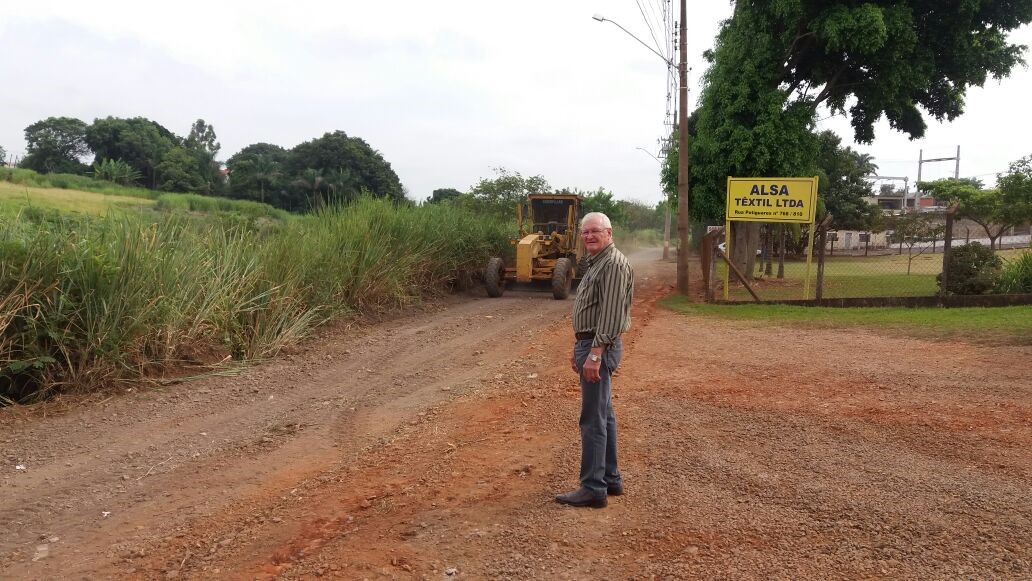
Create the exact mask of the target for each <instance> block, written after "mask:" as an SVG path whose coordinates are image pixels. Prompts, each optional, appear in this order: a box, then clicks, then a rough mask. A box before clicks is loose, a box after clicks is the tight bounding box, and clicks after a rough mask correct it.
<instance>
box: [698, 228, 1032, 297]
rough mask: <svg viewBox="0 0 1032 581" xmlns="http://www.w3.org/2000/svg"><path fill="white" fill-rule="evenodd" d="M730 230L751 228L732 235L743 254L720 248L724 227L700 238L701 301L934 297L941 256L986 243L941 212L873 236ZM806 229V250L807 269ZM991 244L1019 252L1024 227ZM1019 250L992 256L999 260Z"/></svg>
mask: <svg viewBox="0 0 1032 581" xmlns="http://www.w3.org/2000/svg"><path fill="white" fill-rule="evenodd" d="M732 228H751V229H753V232H752V233H751V237H750V236H743V235H742V232H738V233H737V234H736V235H735V236H733V237H732V240H733V241H734V240H737V241H739V242H740V243H741V241H742V240H747V241H748V242H746V244H747V246H748V248H747V251H746V252H743V251H742V249H740V250H738V251H736V250H735V249H734V248H733V247H732V248H730V249H729V248H728V244H727V236H726V235H725V232H724V227H719V226H712V227H710V232H709V233H708V234H707V235H706V237H705V238H704V239H703V243H702V248H701V252H702V255H703V268H704V272H706V274H707V275H708V276H706V277H705V279H706V287H707V299H708V300H718V301H719V300H728V301H756V300H762V301H785V300H803V299H814V298H817V299H820V298H825V299H833V298H868V297H923V296H935V295H938V294H939V293H940V286H939V282H938V280H939V278H940V277H941V275H942V272H943V265H944V263H945V260H944V258H945V257H944V254H945V253H946V252H948V251H949V249H950V248H951V247H956V246H959V245H964V244H968V243H981V244H983V245H985V246H989V244H990V240H988V239H987V238H986V239H983V237H976V236H977V232H976V233H975V234H976V236H972V229H971V226H970V224H965V223H963V222H959V223H954V220H953V216H952V215H951V214H949V213H948V212H946V211H944V210H943V211H933V212H914V213H910V214H903V215H898V216H887V217H886V220H885V228H884V229H882V230H880V231H864V230H850V229H846V228H836V224H835V220H834V218H833V217H832V218H830V219H825V221H823V222H821V223H818V224H816V225H814V226H810V225H807V224H803V225H797V224H777V223H751V224H748V225H746V224H741V223H734V224H733V225H732ZM811 228H813V229H814V246H813V256H812V260H811V262H810V264H809V266H808V263H807V245H808V243H809V236H810V229H811ZM1018 230H1022V229H1018ZM992 242H993V243H994V245H995V246H997V248H1000V247H1001V246H1003V247H1004V248H1006V247H1008V246H1017V247H1027V246H1028V244H1029V234H1028V232H1027V227H1026V228H1024V231H1015V232H1011V233H1010V234H1009V235H1006V236H1001V237H1000V238H999V239H997V240H993V241H992ZM1020 252H1021V250H1006V249H1004V250H1000V251H999V252H998V253H999V254H1001V255H1003V257H1004V258H1005V259H1006V258H1007V257H1008V256H1009V254H1012V253H1020ZM724 256H728V258H727V259H725V258H724ZM736 270H737V271H739V273H740V274H741V276H739V274H736V272H735V271H736Z"/></svg>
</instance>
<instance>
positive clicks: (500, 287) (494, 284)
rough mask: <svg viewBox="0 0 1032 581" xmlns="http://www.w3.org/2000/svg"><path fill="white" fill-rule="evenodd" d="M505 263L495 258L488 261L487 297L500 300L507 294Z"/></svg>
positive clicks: (486, 273) (486, 276)
mask: <svg viewBox="0 0 1032 581" xmlns="http://www.w3.org/2000/svg"><path fill="white" fill-rule="evenodd" d="M504 276H505V263H503V262H502V259H501V258H498V257H495V258H492V259H491V260H488V261H487V268H486V269H485V270H484V286H485V287H487V296H489V297H491V298H498V297H500V296H502V293H503V292H505V278H504Z"/></svg>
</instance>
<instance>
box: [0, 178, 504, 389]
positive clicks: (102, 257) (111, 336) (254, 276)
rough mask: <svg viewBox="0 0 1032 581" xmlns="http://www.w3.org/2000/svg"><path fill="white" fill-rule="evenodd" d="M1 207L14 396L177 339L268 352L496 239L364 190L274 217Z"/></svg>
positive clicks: (69, 381)
mask: <svg viewBox="0 0 1032 581" xmlns="http://www.w3.org/2000/svg"><path fill="white" fill-rule="evenodd" d="M158 216H159V217H161V216H162V215H160V214H159V215H158ZM0 222H2V227H0V396H3V397H5V398H8V399H11V400H15V401H26V400H31V399H34V398H39V397H42V396H45V395H46V394H48V393H52V392H54V391H56V390H59V389H71V388H79V389H89V388H93V387H97V386H101V385H105V384H108V383H109V382H110V381H111V380H113V379H117V378H130V379H132V378H138V377H140V376H141V375H145V374H152V373H154V372H155V371H158V370H160V369H161V368H163V366H165V365H167V364H170V363H174V362H176V361H178V360H181V359H183V358H184V357H187V356H188V354H189V353H191V352H199V351H200V352H204V351H205V350H208V351H211V350H214V351H216V352H221V353H225V354H226V355H231V356H232V357H234V358H235V359H253V358H259V357H266V356H270V355H272V354H274V353H276V352H277V351H278V350H279V349H280V348H282V347H283V346H284V345H288V344H291V343H294V342H296V341H298V340H299V339H300V338H301V337H304V336H305V335H306V334H307V333H308V332H309V331H310V330H311V329H312V328H313V327H314V326H315V325H317V324H319V323H320V322H322V321H325V320H327V319H329V318H331V317H335V316H340V315H346V314H349V313H354V312H356V311H370V310H374V311H375V310H383V309H390V308H396V307H399V306H401V305H406V304H409V303H411V302H413V301H418V300H419V299H420V298H422V297H425V296H427V295H428V294H433V293H437V292H441V291H443V290H446V289H447V288H449V287H450V286H453V285H461V284H465V283H468V282H469V281H470V280H471V279H472V278H473V277H474V276H475V275H476V273H479V271H480V270H481V268H482V266H483V264H484V263H485V262H486V260H487V257H488V256H490V255H492V254H495V253H497V252H498V251H499V249H501V248H504V247H505V246H507V238H508V232H507V226H508V225H507V224H503V223H499V222H494V221H490V220H487V221H485V220H484V219H483V217H480V216H476V215H474V214H470V213H466V212H460V211H456V210H455V209H452V208H443V207H439V206H425V207H414V206H408V205H397V204H394V203H391V202H389V201H386V200H374V199H368V198H362V199H359V200H357V201H356V202H354V203H352V204H350V205H348V206H342V207H331V208H327V209H325V210H322V211H319V212H316V213H314V214H312V215H307V216H302V217H298V218H295V219H292V220H289V221H286V222H281V223H277V227H276V228H272V229H262V228H254V227H253V226H252V225H251V224H250V223H247V222H242V221H239V220H222V219H208V220H198V219H190V218H189V217H188V216H187V215H184V214H181V213H174V214H169V215H166V218H165V219H159V220H157V221H154V220H153V216H141V215H138V214H132V213H123V214H122V215H108V216H105V217H102V218H95V217H91V216H88V215H82V214H80V215H63V216H62V215H59V216H56V217H55V216H46V217H45V219H40V220H34V219H24V217H10V216H7V217H4V216H0Z"/></svg>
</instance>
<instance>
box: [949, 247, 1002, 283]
mask: <svg viewBox="0 0 1032 581" xmlns="http://www.w3.org/2000/svg"><path fill="white" fill-rule="evenodd" d="M1002 268H1003V260H1002V259H1001V258H1000V257H999V256H996V254H995V253H994V252H993V251H992V249H991V248H987V247H985V246H982V245H981V244H979V243H977V242H973V243H971V244H966V245H964V246H960V247H958V248H954V249H953V251H952V252H951V253H950V263H949V274H950V276H949V280H947V281H946V284H943V280H942V275H941V274H940V275H938V276H937V277H936V282H937V283H938V285H939V287H940V289H942V291H943V292H945V293H948V294H956V295H980V294H984V293H987V292H990V291H991V290H993V288H995V287H996V283H997V281H999V279H1000V270H1001V269H1002Z"/></svg>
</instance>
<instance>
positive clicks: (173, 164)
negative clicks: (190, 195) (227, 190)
mask: <svg viewBox="0 0 1032 581" xmlns="http://www.w3.org/2000/svg"><path fill="white" fill-rule="evenodd" d="M155 170H156V171H157V174H158V175H159V176H161V178H160V179H161V181H160V183H159V188H160V189H162V190H164V191H166V192H197V191H202V190H204V188H205V182H204V179H203V178H202V177H201V176H199V175H198V174H197V159H196V158H195V157H194V155H193V152H191V151H190V150H189V149H186V148H185V147H174V148H172V149H171V150H169V151H168V153H166V154H165V156H164V158H163V159H162V160H161V163H159V164H158V166H157V167H156V168H155Z"/></svg>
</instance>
